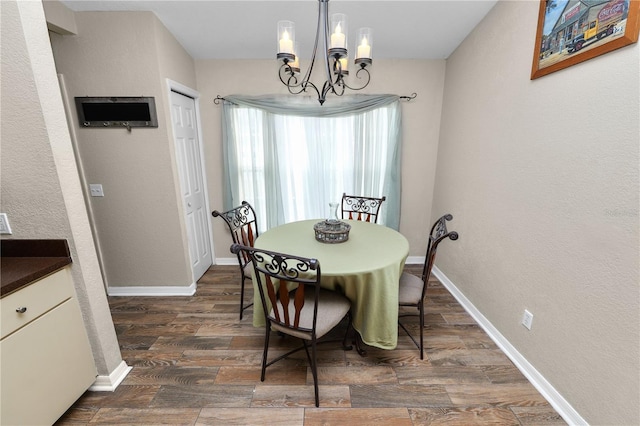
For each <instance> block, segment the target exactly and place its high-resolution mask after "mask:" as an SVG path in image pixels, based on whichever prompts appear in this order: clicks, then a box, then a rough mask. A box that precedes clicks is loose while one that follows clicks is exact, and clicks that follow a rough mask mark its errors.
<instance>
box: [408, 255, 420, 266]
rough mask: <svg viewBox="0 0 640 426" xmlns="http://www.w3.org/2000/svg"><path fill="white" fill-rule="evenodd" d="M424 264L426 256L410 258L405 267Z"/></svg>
mask: <svg viewBox="0 0 640 426" xmlns="http://www.w3.org/2000/svg"><path fill="white" fill-rule="evenodd" d="M423 263H424V256H409V257H407V260H405V262H404V264H405V265H422V264H423Z"/></svg>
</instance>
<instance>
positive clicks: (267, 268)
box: [231, 244, 351, 407]
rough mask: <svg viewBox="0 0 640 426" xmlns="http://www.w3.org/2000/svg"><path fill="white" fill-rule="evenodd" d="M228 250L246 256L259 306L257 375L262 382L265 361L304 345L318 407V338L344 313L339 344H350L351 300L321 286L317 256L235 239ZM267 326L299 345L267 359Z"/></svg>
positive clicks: (295, 350)
mask: <svg viewBox="0 0 640 426" xmlns="http://www.w3.org/2000/svg"><path fill="white" fill-rule="evenodd" d="M231 252H232V253H236V254H240V253H244V255H245V256H246V257H248V258H249V259H251V262H252V264H253V268H254V274H255V277H256V287H258V291H259V292H260V300H261V302H262V307H263V309H264V315H265V339H264V351H263V354H262V373H261V375H260V380H261V381H263V382H264V379H265V374H266V369H267V367H268V366H270V365H272V364H274V363H276V362H278V361H280V360H282V359H284V358H286V357H288V356H289V355H291V354H293V353H294V352H297V351H299V350H302V349H304V351H305V352H306V354H307V359H308V361H309V365H310V366H311V373H312V375H313V388H314V392H315V404H316V407H318V406H319V405H320V399H319V396H318V361H317V356H316V353H317V350H316V346H317V344H318V339H320V338H322V337H323V336H325V335H326V334H327V333H329V332H330V331H331V330H333V329H334V328H335V327H336V326H337V325H338V324H339V323H340V322H341V321H342V320H343V318H344V317H345V316H346V317H348V318H349V325H348V326H347V331H346V333H345V336H344V339H343V341H342V346H343V348H344V349H345V350H349V349H351V347H350V346H347V344H346V340H347V334H348V333H349V329H350V328H351V316H350V314H349V311H350V309H351V302H350V301H349V299H347V298H346V297H345V296H343V295H341V294H339V293H337V292H334V291H330V290H326V289H322V288H320V278H321V272H320V262H318V260H317V259H309V258H305V257H300V256H295V255H291V254H284V253H279V252H275V251H270V250H261V249H256V248H253V247H248V246H243V245H239V244H233V245H231ZM272 330H274V331H277V332H278V333H280V334H285V335H289V336H293V337H297V338H300V339H301V340H302V346H300V347H297V348H294V349H292V350H290V351H288V352H287V353H285V354H284V355H280V356H278V357H277V358H275V359H273V360H271V361H267V359H268V358H267V357H268V352H269V338H270V337H271V331H272Z"/></svg>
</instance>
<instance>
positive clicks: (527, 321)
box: [522, 309, 533, 330]
mask: <svg viewBox="0 0 640 426" xmlns="http://www.w3.org/2000/svg"><path fill="white" fill-rule="evenodd" d="M532 323H533V314H532V313H531V312H529V311H527V310H526V309H525V310H524V314H523V315H522V325H524V326H525V327H527V330H531V324H532Z"/></svg>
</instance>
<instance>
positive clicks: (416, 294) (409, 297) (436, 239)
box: [398, 214, 458, 359]
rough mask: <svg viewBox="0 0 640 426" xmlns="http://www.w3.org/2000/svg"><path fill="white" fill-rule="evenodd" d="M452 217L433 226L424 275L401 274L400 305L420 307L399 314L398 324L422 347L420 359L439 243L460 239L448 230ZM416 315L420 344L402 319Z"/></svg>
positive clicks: (422, 356)
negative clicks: (427, 304)
mask: <svg viewBox="0 0 640 426" xmlns="http://www.w3.org/2000/svg"><path fill="white" fill-rule="evenodd" d="M451 219H453V216H452V215H450V214H446V215H444V216H442V217H441V218H440V219H438V220H437V221H436V222H435V223H434V224H433V226H432V227H431V232H430V233H429V241H428V243H427V254H426V255H425V260H424V267H423V269H422V276H421V277H417V276H415V275H413V274H409V273H407V272H403V273H402V275H400V292H399V294H398V301H399V305H400V306H401V307H402V306H409V307H415V308H417V309H418V314H414V313H407V314H400V315H398V325H399V326H400V327H401V328H402V329H403V330H404V331H405V333H407V335H408V336H409V337H410V338H411V340H413V343H415V345H416V346H417V347H418V349H420V359H424V298H425V295H426V293H427V287H428V284H429V277H430V276H431V270H432V269H433V264H434V262H435V260H436V252H437V250H438V245H439V244H440V242H442V240H444V239H446V238H449V239H450V240H457V239H458V233H457V232H455V231H452V232H449V231H447V221H449V220H451ZM416 315H417V316H419V318H420V343H419V344H418V342H417V341H416V339H415V338H414V337H413V336H412V335H411V333H410V332H409V330H407V328H406V327H405V326H404V325H403V324H402V322H401V321H400V318H403V317H409V316H416Z"/></svg>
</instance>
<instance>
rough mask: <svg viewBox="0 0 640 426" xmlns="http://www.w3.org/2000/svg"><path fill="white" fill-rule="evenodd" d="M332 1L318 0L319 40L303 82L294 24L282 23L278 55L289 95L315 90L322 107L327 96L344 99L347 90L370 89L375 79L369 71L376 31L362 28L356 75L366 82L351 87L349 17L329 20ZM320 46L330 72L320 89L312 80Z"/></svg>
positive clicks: (359, 38) (338, 16) (279, 23)
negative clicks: (374, 32) (348, 42)
mask: <svg viewBox="0 0 640 426" xmlns="http://www.w3.org/2000/svg"><path fill="white" fill-rule="evenodd" d="M328 9H329V0H318V26H317V28H316V40H315V45H314V47H313V54H312V56H311V63H310V64H309V68H308V69H307V72H306V74H305V75H304V77H303V78H302V79H299V78H298V76H299V75H300V62H299V55H298V45H297V43H296V42H295V26H294V23H293V22H291V21H278V54H277V58H278V60H279V61H282V65H281V66H280V69H279V71H278V74H279V77H280V81H281V82H282V83H283V84H284V85H285V86H287V88H288V90H289V93H292V94H294V95H297V94H299V93H302V92H307V89H313V90H314V91H315V92H316V93H317V95H318V101H319V102H320V105H322V104H324V101H325V100H326V96H327V94H329V93H333V94H335V95H337V96H342V95H343V94H344V91H345V89H351V90H361V89H364V88H365V87H367V85H368V84H369V81H370V80H371V75H370V74H369V70H368V69H367V66H368V65H371V64H372V62H373V61H372V60H371V44H372V41H373V37H372V36H373V30H372V29H371V28H361V29H360V30H359V31H358V40H357V43H356V45H357V46H358V47H357V48H356V54H355V60H354V64H355V66H356V67H358V70H357V71H356V73H355V75H356V77H357V78H358V79H360V80H362V86H360V87H351V86H349V85H348V84H347V83H346V82H345V77H346V76H347V75H349V71H348V69H347V68H348V52H347V18H346V16H345V15H344V14H342V13H335V14H333V15H331V19H328V18H329V16H328ZM319 43H321V44H322V46H321V49H322V50H321V51H320V52H321V55H320V56H321V57H322V61H323V64H322V65H323V68H324V69H325V72H326V80H325V82H324V83H323V84H322V88H318V87H317V86H316V85H315V84H313V83H312V82H311V80H310V78H311V73H312V72H313V66H314V64H315V60H316V54H317V53H318V47H319Z"/></svg>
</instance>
